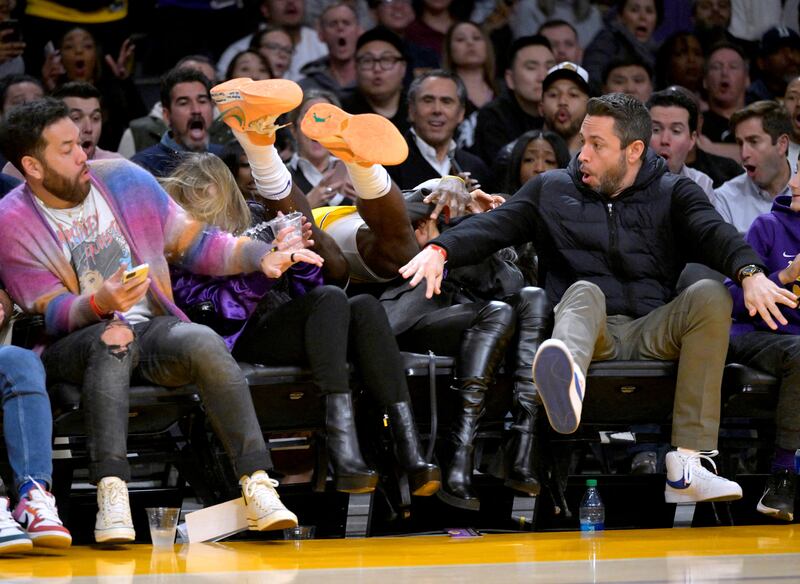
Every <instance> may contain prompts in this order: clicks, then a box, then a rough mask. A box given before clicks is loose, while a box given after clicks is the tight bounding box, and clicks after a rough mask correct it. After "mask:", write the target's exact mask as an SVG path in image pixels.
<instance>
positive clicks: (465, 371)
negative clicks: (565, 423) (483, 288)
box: [436, 301, 514, 510]
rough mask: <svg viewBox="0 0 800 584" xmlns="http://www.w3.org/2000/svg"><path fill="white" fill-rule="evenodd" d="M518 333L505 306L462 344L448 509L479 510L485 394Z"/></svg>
mask: <svg viewBox="0 0 800 584" xmlns="http://www.w3.org/2000/svg"><path fill="white" fill-rule="evenodd" d="M513 332H514V313H513V309H512V308H511V307H510V306H509V305H508V304H506V303H505V302H498V301H492V302H489V303H487V304H486V306H484V307H483V308H482V309H481V310H480V312H479V313H478V315H477V316H476V317H475V320H474V321H473V323H472V325H471V326H470V328H468V329H467V330H466V331H464V335H463V337H462V340H461V347H460V350H459V356H458V360H457V362H456V378H455V380H454V382H455V383H454V386H453V389H454V390H455V391H456V392H457V395H458V398H459V406H458V410H457V411H458V415H457V417H456V419H455V420H453V426H452V428H451V429H450V433H449V435H448V437H447V440H446V441H445V444H444V449H445V453H444V457H443V458H444V460H445V462H444V463H443V466H444V476H443V480H442V488H441V489H440V490H439V491H438V492H437V493H436V495H437V496H438V497H439V498H440V499H441V500H443V501H444V502H445V503H447V504H449V505H453V506H454V507H459V508H461V509H469V510H478V509H480V500H479V499H478V495H477V494H476V493H475V491H474V490H473V489H472V470H473V466H474V447H473V440H474V439H475V434H476V433H477V430H478V423H479V422H480V419H481V416H482V415H483V411H484V400H485V397H486V390H487V389H488V386H489V384H490V383H491V381H492V377H493V375H494V372H495V369H496V367H497V365H498V363H499V362H500V359H502V357H503V352H504V351H505V348H506V345H507V344H508V341H509V339H510V338H511V336H512V335H513Z"/></svg>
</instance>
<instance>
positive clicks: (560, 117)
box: [556, 110, 572, 124]
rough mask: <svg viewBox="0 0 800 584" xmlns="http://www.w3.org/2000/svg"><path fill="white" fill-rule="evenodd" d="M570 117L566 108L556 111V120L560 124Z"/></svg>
mask: <svg viewBox="0 0 800 584" xmlns="http://www.w3.org/2000/svg"><path fill="white" fill-rule="evenodd" d="M571 118H572V116H571V115H569V112H568V111H567V110H558V113H556V121H557V122H561V123H562V124H564V123H566V122H568V121H569V120H570V119H571Z"/></svg>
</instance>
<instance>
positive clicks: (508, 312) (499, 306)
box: [474, 300, 514, 330]
mask: <svg viewBox="0 0 800 584" xmlns="http://www.w3.org/2000/svg"><path fill="white" fill-rule="evenodd" d="M474 325H478V326H480V327H481V328H484V329H485V328H491V329H496V330H512V329H513V328H514V309H513V308H511V306H510V305H509V304H506V303H505V302H500V301H499V300H492V301H490V302H487V303H486V306H484V307H483V308H481V310H480V311H479V312H478V315H477V316H476V317H475V321H474Z"/></svg>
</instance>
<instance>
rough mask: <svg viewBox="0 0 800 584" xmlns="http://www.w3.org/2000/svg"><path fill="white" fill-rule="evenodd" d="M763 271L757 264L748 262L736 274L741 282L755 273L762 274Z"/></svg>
mask: <svg viewBox="0 0 800 584" xmlns="http://www.w3.org/2000/svg"><path fill="white" fill-rule="evenodd" d="M763 273H764V270H762V269H761V268H759V267H758V266H757V265H755V264H748V265H746V266H745V267H743V268H742V269H741V270H739V273H738V274H737V275H738V277H739V283H740V284H741V283H742V281H743V280H744V279H745V278H749V277H750V276H755V275H756V274H763Z"/></svg>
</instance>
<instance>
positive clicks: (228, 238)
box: [0, 98, 321, 543]
mask: <svg viewBox="0 0 800 584" xmlns="http://www.w3.org/2000/svg"><path fill="white" fill-rule="evenodd" d="M0 145H2V146H1V147H2V150H3V154H4V155H5V156H6V158H7V159H8V160H9V161H10V162H11V163H12V164H14V166H15V167H16V168H17V169H18V170H20V171H21V172H22V174H23V175H24V177H25V183H24V184H22V185H20V186H19V187H17V188H16V189H14V190H13V191H11V192H10V193H9V194H8V195H6V197H5V198H3V199H2V201H0V232H1V233H3V241H2V245H0V279H2V281H3V282H5V284H6V287H7V289H8V291H9V293H10V294H11V296H12V297H13V298H14V299H15V301H16V302H17V303H18V304H19V305H20V306H22V308H23V309H24V310H25V311H26V312H33V313H39V314H43V315H44V320H45V327H46V331H47V334H48V336H49V339H50V340H51V343H50V344H49V345H47V346H46V347H44V349H43V353H42V361H43V362H44V364H45V370H46V372H47V376H48V378H49V379H50V381H51V382H52V381H66V382H70V383H75V384H79V385H82V389H83V392H82V399H83V407H84V408H85V409H86V413H87V416H86V419H87V428H86V430H87V437H88V451H89V473H90V480H91V481H92V482H93V483H96V484H97V502H98V513H97V521H96V523H95V539H96V540H97V541H98V542H106V543H108V542H127V541H132V540H133V539H134V538H135V533H134V530H133V523H132V521H131V515H130V505H129V502H128V492H127V487H126V482H127V481H129V480H130V468H129V465H128V461H127V450H126V439H127V422H128V388H129V385H130V379H131V375H134V374H135V375H136V376H137V377H141V378H143V379H145V380H147V381H149V382H151V383H154V384H158V385H165V386H168V387H176V386H180V385H184V384H190V383H191V384H195V385H196V386H197V387H198V388H199V390H200V394H201V396H202V399H203V403H204V405H205V408H206V412H207V414H208V417H209V419H210V420H211V424H212V426H213V428H214V431H215V432H216V433H217V435H218V436H219V438H220V440H221V442H222V444H223V446H224V447H225V450H226V452H227V454H228V456H229V457H230V459H231V462H232V464H233V467H234V469H235V471H236V473H237V475H236V476H238V477H240V481H239V482H240V485H241V487H242V492H243V495H244V499H245V504H246V508H247V517H248V522H249V524H250V528H251V529H257V530H268V529H280V528H284V527H289V526H294V525H296V524H297V518H296V517H295V515H294V514H293V513H292V512H291V511H289V510H287V509H286V507H284V506H283V504H282V503H281V501H280V498H279V497H278V494H277V492H276V491H275V487H276V486H277V484H278V483H277V481H275V480H274V479H271V478H270V477H269V476H268V474H267V473H266V470H268V469H269V468H270V466H271V463H270V460H269V454H268V451H267V448H266V445H265V443H264V439H263V436H262V434H261V431H260V429H259V425H258V421H257V419H256V415H255V412H254V410H253V404H252V401H251V398H250V393H249V390H248V387H247V383H246V382H245V379H244V377H243V375H242V373H241V370H240V369H239V367H238V365H237V364H236V362H235V361H234V360H233V358H232V357H231V355H230V353H229V352H228V350H227V349H226V347H225V344H224V343H223V341H222V339H221V338H220V337H219V336H218V335H217V334H215V333H214V332H213V331H211V329H208V328H206V327H204V326H200V325H195V324H192V323H190V322H188V319H187V318H186V316H185V315H184V314H183V313H182V312H181V311H180V310H179V309H178V308H177V307H176V306H175V304H174V303H173V300H172V287H171V285H170V280H169V271H168V266H167V262H168V261H169V262H172V263H175V264H178V265H181V266H183V267H185V268H186V269H188V270H190V271H193V272H197V273H201V274H209V275H229V274H238V273H247V272H254V271H258V270H261V271H263V272H264V273H265V274H267V276H270V277H278V276H280V274H281V273H283V271H285V270H286V269H287V268H288V267H289V266H290V265H291V264H292V263H294V262H296V261H305V262H309V263H315V264H317V265H320V264H321V258H320V257H319V256H317V255H316V254H315V253H313V252H311V251H310V250H306V249H303V250H300V251H294V252H291V253H290V252H288V251H287V252H284V251H274V252H272V251H270V248H269V247H268V246H267V245H266V244H264V243H261V242H257V241H253V240H250V239H248V238H236V237H233V236H232V235H229V234H227V233H222V232H220V231H216V230H214V229H211V228H208V227H206V226H205V225H202V224H200V223H197V222H196V221H193V220H191V219H190V218H189V217H188V216H187V215H186V214H185V213H184V211H183V210H182V209H181V208H180V207H179V206H178V205H177V204H175V203H174V202H173V201H172V199H170V197H169V196H168V195H167V194H166V193H165V192H164V191H163V190H162V189H161V187H160V186H159V185H158V183H157V182H156V180H155V179H154V178H153V177H152V176H151V175H150V174H148V173H147V172H146V171H144V170H142V169H140V168H139V167H137V166H136V165H134V164H132V163H129V162H128V161H125V160H104V161H96V162H93V163H92V165H91V166H89V165H87V163H86V153H85V152H84V151H83V149H82V148H81V144H80V134H79V131H78V128H77V126H76V125H75V124H74V123H73V122H72V120H70V118H69V111H68V109H67V107H66V106H65V105H64V104H63V103H62V102H60V101H57V100H54V99H50V98H47V99H43V100H39V101H36V102H32V103H29V104H26V105H24V106H21V107H20V108H18V109H16V110H15V111H14V112H12V113H11V114H10V115H9V116H8V117H7V118H6V119H5V120H3V122H2V123H0ZM145 263H146V264H148V265H149V274H141V275H138V276H137V277H135V278H133V279H132V280H130V281H127V282H126V281H123V273H124V271H125V269H126V267H128V266H138V265H141V264H145Z"/></svg>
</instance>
